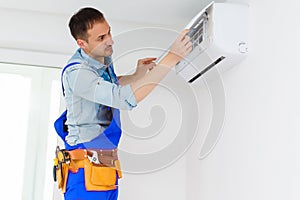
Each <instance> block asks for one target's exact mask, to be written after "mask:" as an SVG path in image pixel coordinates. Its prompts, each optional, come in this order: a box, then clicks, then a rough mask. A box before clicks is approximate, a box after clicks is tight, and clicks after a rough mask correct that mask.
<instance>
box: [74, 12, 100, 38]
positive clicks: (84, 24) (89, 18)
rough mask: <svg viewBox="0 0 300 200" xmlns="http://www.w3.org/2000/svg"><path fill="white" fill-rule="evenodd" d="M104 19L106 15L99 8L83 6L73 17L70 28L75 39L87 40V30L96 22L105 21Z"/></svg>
mask: <svg viewBox="0 0 300 200" xmlns="http://www.w3.org/2000/svg"><path fill="white" fill-rule="evenodd" d="M104 20H105V18H104V15H103V13H102V12H100V11H99V10H97V9H95V8H90V7H87V8H81V9H80V10H79V11H78V12H77V13H75V14H74V15H73V16H72V17H71V19H70V21H69V28H70V31H71V34H72V36H73V38H74V39H75V40H77V39H83V40H86V41H87V38H88V35H87V30H88V29H91V28H93V26H94V24H95V22H103V21H104Z"/></svg>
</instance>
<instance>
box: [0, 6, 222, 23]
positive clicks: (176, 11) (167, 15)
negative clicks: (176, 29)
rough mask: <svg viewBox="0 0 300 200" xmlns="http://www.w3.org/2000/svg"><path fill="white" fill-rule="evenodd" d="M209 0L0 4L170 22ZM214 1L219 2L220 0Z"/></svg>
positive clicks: (180, 19) (183, 19) (187, 15)
mask: <svg viewBox="0 0 300 200" xmlns="http://www.w3.org/2000/svg"><path fill="white" fill-rule="evenodd" d="M211 1H212V0H147V1H146V0H144V1H142V0H9V1H8V0H0V7H2V8H10V9H18V10H27V11H40V12H46V13H56V14H63V15H67V16H71V15H72V13H74V12H75V11H77V10H78V9H79V8H80V7H84V6H92V7H96V8H98V9H99V10H101V11H102V12H103V13H104V14H105V16H106V18H107V19H113V20H122V21H130V22H142V23H150V24H163V25H174V24H178V23H182V22H187V21H189V20H190V19H191V18H192V17H193V16H194V15H195V14H196V13H197V12H199V11H200V10H201V9H202V8H203V7H204V6H205V5H206V4H207V3H209V2H211ZM218 2H221V1H220V0H219V1H218Z"/></svg>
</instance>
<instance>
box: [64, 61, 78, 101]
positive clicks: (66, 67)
mask: <svg viewBox="0 0 300 200" xmlns="http://www.w3.org/2000/svg"><path fill="white" fill-rule="evenodd" d="M76 64H80V62H72V63H69V64H68V65H67V66H65V67H64V69H63V70H62V72H61V87H62V91H63V95H64V96H65V88H64V84H63V75H64V72H65V71H66V69H68V68H69V67H71V66H72V65H76Z"/></svg>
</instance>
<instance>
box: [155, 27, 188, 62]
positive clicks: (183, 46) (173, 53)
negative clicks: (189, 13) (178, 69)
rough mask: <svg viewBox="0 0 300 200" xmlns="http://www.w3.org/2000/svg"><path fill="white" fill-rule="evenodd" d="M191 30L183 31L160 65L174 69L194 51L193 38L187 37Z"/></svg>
mask: <svg viewBox="0 0 300 200" xmlns="http://www.w3.org/2000/svg"><path fill="white" fill-rule="evenodd" d="M188 32H189V29H185V30H183V31H182V32H181V33H180V35H179V36H178V37H177V39H176V40H175V41H174V43H173V44H172V46H171V47H170V50H169V52H168V53H167V55H166V56H165V57H164V58H163V59H162V61H161V62H160V63H159V64H161V65H164V66H168V67H174V66H175V65H176V64H177V63H178V62H180V61H181V60H183V59H184V58H185V57H186V56H187V55H188V54H189V53H190V52H191V51H192V49H193V44H192V42H191V38H190V37H189V36H188V35H187V33H188Z"/></svg>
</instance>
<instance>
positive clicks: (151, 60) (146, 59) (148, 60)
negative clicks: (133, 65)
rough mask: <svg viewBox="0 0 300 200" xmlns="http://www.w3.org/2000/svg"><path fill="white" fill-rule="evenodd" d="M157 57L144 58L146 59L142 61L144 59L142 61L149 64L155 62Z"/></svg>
mask: <svg viewBox="0 0 300 200" xmlns="http://www.w3.org/2000/svg"><path fill="white" fill-rule="evenodd" d="M156 59H157V58H144V59H142V60H141V61H142V63H143V64H144V65H147V64H150V63H151V62H153V61H154V60H156Z"/></svg>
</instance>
